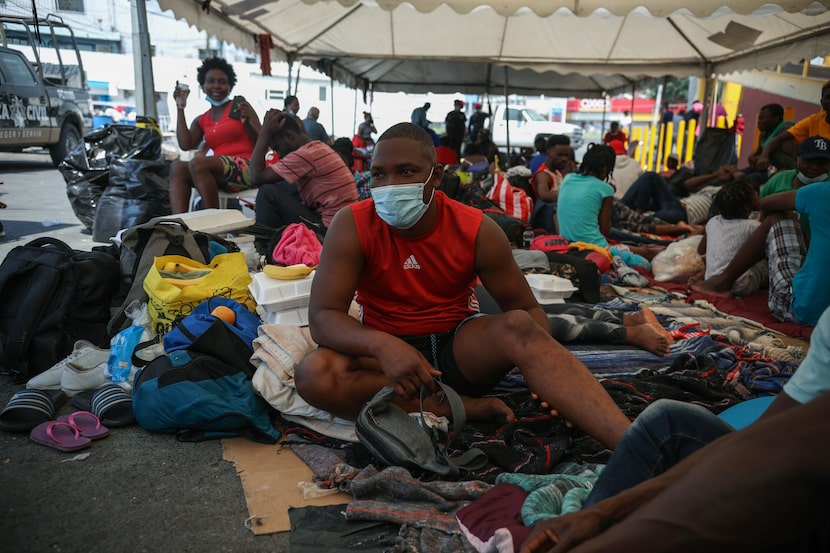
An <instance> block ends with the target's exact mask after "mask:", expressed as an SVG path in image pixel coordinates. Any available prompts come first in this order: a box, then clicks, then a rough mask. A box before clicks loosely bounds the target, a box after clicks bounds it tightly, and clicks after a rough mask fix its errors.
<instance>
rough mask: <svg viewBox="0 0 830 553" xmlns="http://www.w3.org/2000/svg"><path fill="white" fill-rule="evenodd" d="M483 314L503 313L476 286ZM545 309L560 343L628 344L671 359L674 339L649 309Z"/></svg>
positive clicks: (568, 305) (553, 305) (568, 306)
mask: <svg viewBox="0 0 830 553" xmlns="http://www.w3.org/2000/svg"><path fill="white" fill-rule="evenodd" d="M475 291H476V297H477V298H478V302H479V306H480V309H481V312H482V313H490V314H493V313H501V310H500V309H499V307H498V305H497V304H496V303H495V301H493V298H492V297H491V296H490V294H489V293H488V292H487V290H486V289H485V288H484V287H483V286H476V290H475ZM541 307H542V310H543V311H544V312H545V315H547V317H548V322H549V323H550V334H551V336H553V338H554V339H555V340H556V341H557V342H560V343H563V344H566V343H571V342H599V343H602V344H628V345H631V346H635V347H638V348H641V349H644V350H646V351H648V352H649V353H653V354H654V355H658V356H660V357H668V356H669V354H670V351H671V350H670V347H671V344H673V343H674V338H672V336H671V335H670V334H669V332H668V331H666V329H664V328H663V326H662V325H661V324H660V321H658V320H657V315H655V314H654V311H652V310H651V309H649V308H648V307H642V308H641V309H640V310H639V311H623V310H609V309H595V308H593V307H589V306H587V305H581V304H577V303H548V304H545V305H542V306H541Z"/></svg>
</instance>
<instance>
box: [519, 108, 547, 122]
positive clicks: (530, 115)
mask: <svg viewBox="0 0 830 553" xmlns="http://www.w3.org/2000/svg"><path fill="white" fill-rule="evenodd" d="M524 112H525V117H526V118H527V120H528V121H547V119H545V118H544V117H543V116H542V114H540V113H539V112H538V111H536V110H535V109H525V110H524Z"/></svg>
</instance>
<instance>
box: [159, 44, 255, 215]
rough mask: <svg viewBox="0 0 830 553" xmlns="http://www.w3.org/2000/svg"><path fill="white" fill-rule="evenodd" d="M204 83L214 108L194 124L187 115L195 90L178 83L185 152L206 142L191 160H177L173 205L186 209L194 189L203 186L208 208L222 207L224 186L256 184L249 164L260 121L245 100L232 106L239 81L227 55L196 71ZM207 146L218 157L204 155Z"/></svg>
mask: <svg viewBox="0 0 830 553" xmlns="http://www.w3.org/2000/svg"><path fill="white" fill-rule="evenodd" d="M196 79H197V81H198V82H199V86H201V87H202V90H203V91H204V93H205V96H206V98H205V99H206V100H207V101H208V103H210V105H211V107H210V109H209V110H207V111H206V112H205V113H203V114H202V115H200V116H198V117H196V118H195V119H193V122H192V123H191V124H190V128H188V126H187V121H186V119H185V115H184V109H185V107H186V106H187V98H188V96H189V95H190V90H188V89H187V88H186V87H183V86H182V85H180V84H179V83H178V81H177V82H176V88H175V90H174V91H173V98H174V99H175V100H176V111H177V112H178V114H177V122H176V138H177V139H178V142H179V147H180V148H181V149H182V150H192V149H194V148H196V147H197V146H199V145H200V144H201V143H202V141H203V140H204V147H203V148H200V150H199V151H198V152H196V153H195V154H194V157H193V159H191V160H190V162H182V161H177V162H176V163H174V164H173V167H172V169H171V174H170V208H171V210H172V211H173V213H183V212H185V211H187V209H188V204H189V203H190V194H191V188H195V189H196V190H198V192H199V195H200V196H201V197H202V206H203V207H205V208H212V207H213V208H216V207H219V192H218V191H219V190H223V191H226V192H237V191H239V190H245V189H248V188H250V187H251V183H250V180H249V178H248V164H249V162H250V159H251V152H253V149H254V143H255V142H256V139H257V135H258V134H259V129H260V126H261V125H260V122H259V117H257V114H256V112H255V111H254V109H253V108H252V107H251V105H250V104H249V103H248V102H245V101H244V100H243V101H242V102H241V103H239V104H238V105H237V107H236V108H235V109H233V112H232V111H231V109H232V104H231V96H230V93H231V89H233V87H234V85H235V84H236V73H235V72H234V70H233V67H232V66H231V65H230V64H229V63H228V62H227V61H225V60H224V59H222V58H208V59H206V60H205V61H204V62H202V65H201V67H199V69H198V72H197V74H196ZM208 149H210V150H213V155H211V156H207V155H205V151H207V150H208Z"/></svg>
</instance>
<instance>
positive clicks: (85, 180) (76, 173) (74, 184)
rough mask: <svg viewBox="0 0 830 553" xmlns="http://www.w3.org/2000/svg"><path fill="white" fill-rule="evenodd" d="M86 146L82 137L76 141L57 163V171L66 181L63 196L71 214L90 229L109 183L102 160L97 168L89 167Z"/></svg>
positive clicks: (105, 166)
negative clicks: (67, 201)
mask: <svg viewBox="0 0 830 553" xmlns="http://www.w3.org/2000/svg"><path fill="white" fill-rule="evenodd" d="M89 146H90V144H89V143H88V142H86V140H84V141H81V142H79V143H78V144H76V145H75V146H74V147H73V148H72V149H71V150H70V151H69V152H68V153H67V154H66V158H65V159H64V160H63V161H62V162H61V163H60V164H59V165H58V171H60V173H61V175H62V176H63V180H64V182H66V196H67V197H68V198H69V205H71V206H72V211H74V212H75V217H77V218H78V220H79V221H81V223H83V225H84V226H85V227H86V228H88V229H90V230H91V229H92V224H93V222H94V221H95V210H96V209H98V201H99V200H100V199H101V196H102V195H103V194H104V189H105V188H106V187H107V184H108V182H109V169H108V167H107V165H106V163H101V164H100V165H101V167H93V166H91V164H90V160H89V158H88V157H87V150H88V148H89Z"/></svg>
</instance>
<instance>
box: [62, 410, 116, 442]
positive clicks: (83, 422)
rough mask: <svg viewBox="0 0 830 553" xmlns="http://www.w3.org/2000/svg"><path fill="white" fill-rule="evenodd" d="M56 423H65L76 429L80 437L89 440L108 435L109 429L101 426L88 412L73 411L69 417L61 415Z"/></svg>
mask: <svg viewBox="0 0 830 553" xmlns="http://www.w3.org/2000/svg"><path fill="white" fill-rule="evenodd" d="M58 422H65V423H67V424H69V425H70V426H72V427H74V428H77V429H78V431H79V432H80V433H81V436H83V437H84V438H89V439H90V440H99V439H101V438H106V437H107V436H109V435H110V430H109V428H107V427H106V426H104V425H102V424H101V421H100V420H98V417H96V416H95V415H93V414H92V413H90V412H89V411H75V412H74V413H70V414H69V415H61V416H60V417H58Z"/></svg>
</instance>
